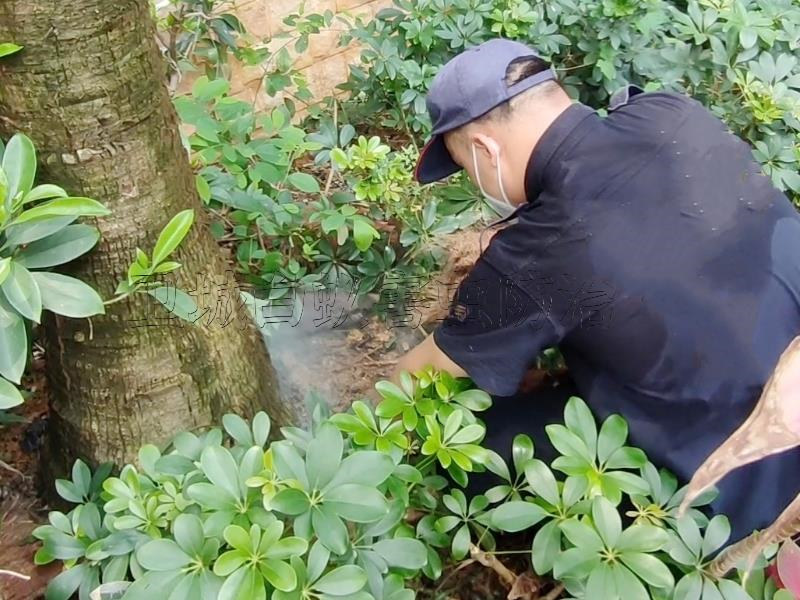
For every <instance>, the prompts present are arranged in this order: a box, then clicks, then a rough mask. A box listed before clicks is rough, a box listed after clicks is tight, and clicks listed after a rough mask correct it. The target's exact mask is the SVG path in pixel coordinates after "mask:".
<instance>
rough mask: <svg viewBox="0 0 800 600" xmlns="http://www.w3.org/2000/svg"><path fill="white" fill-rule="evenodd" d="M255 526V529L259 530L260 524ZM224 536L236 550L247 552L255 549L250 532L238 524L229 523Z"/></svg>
mask: <svg viewBox="0 0 800 600" xmlns="http://www.w3.org/2000/svg"><path fill="white" fill-rule="evenodd" d="M255 527H256V529H255V531H256V532H258V526H255ZM222 537H224V538H225V541H226V542H228V544H230V545H231V547H232V548H235V549H236V550H239V551H240V552H243V553H245V554H248V553H250V551H251V550H253V549H254V548H253V546H254V544H253V540H252V539H251V537H250V533H249V532H247V531H245V529H244V528H243V527H239V526H238V525H228V526H227V527H226V528H225V531H224V532H223V534H222Z"/></svg>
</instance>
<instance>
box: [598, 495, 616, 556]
mask: <svg viewBox="0 0 800 600" xmlns="http://www.w3.org/2000/svg"><path fill="white" fill-rule="evenodd" d="M592 520H593V521H594V526H595V528H596V529H597V532H598V533H599V534H600V537H601V538H602V539H603V542H604V543H605V545H606V547H607V548H614V547H615V546H616V543H617V540H619V536H620V534H621V533H622V519H621V518H620V516H619V513H618V512H617V509H616V508H615V507H614V505H613V504H611V502H609V501H608V500H607V499H606V498H603V497H602V496H598V497H597V498H595V500H594V502H593V503H592Z"/></svg>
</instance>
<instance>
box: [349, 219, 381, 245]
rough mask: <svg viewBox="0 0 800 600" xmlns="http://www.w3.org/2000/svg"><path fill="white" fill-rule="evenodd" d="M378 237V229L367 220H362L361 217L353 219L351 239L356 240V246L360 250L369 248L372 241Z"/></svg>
mask: <svg viewBox="0 0 800 600" xmlns="http://www.w3.org/2000/svg"><path fill="white" fill-rule="evenodd" d="M380 237H381V236H380V234H379V233H378V230H377V229H375V228H374V227H373V226H372V225H370V224H369V223H368V222H367V221H362V220H361V219H357V220H355V221H353V239H354V240H355V242H356V248H358V249H359V250H361V252H366V251H367V250H369V247H370V246H371V245H372V241H373V240H376V239H378V238H380Z"/></svg>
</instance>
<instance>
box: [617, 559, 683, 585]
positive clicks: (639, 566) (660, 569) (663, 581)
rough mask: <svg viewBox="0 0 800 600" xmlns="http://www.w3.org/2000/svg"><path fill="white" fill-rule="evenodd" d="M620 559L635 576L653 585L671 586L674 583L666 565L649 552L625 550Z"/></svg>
mask: <svg viewBox="0 0 800 600" xmlns="http://www.w3.org/2000/svg"><path fill="white" fill-rule="evenodd" d="M621 560H622V562H623V563H624V564H625V566H626V567H628V568H629V569H630V570H631V571H633V572H634V573H635V574H636V576H637V577H639V578H640V579H642V580H644V581H645V582H647V583H649V584H650V585H652V586H653V587H657V588H671V587H672V586H674V585H675V579H674V578H673V576H672V573H670V570H669V569H668V568H667V566H666V565H665V564H664V563H663V562H661V561H660V560H659V559H657V558H656V557H655V556H653V555H651V554H644V553H641V552H626V553H624V554H623V555H622V557H621Z"/></svg>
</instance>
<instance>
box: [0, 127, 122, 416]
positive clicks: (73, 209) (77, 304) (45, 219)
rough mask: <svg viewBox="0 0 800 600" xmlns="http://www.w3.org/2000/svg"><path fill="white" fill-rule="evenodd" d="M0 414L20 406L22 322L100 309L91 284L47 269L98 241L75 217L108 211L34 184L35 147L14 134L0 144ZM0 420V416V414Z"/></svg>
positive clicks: (25, 330)
mask: <svg viewBox="0 0 800 600" xmlns="http://www.w3.org/2000/svg"><path fill="white" fill-rule="evenodd" d="M0 159H2V166H0V411H2V409H7V408H12V407H14V406H17V405H18V404H20V403H22V394H21V393H20V391H19V390H18V389H17V388H16V386H15V385H14V384H17V385H19V384H20V381H21V379H22V375H23V373H24V371H25V366H26V364H27V362H28V360H27V359H28V354H29V349H30V344H29V329H30V323H31V322H33V323H39V322H40V320H41V316H42V311H43V310H50V311H52V312H54V313H56V314H60V315H64V316H67V317H88V316H91V315H96V314H101V313H103V312H105V308H104V307H103V300H102V299H101V298H100V296H99V295H98V294H97V292H95V291H94V290H93V289H92V288H91V287H89V286H88V285H86V284H85V283H83V282H82V281H79V280H77V279H75V278H73V277H67V276H66V275H60V274H58V273H51V272H50V269H51V268H52V267H55V266H57V265H62V264H64V263H67V262H69V261H71V260H73V259H75V258H78V257H79V256H82V255H83V254H85V253H86V252H88V251H89V250H90V249H91V248H92V247H93V246H94V245H95V244H96V243H97V240H98V239H99V238H100V232H99V231H98V230H97V229H96V228H95V227H91V226H89V225H75V224H73V222H74V221H75V220H76V219H78V217H81V216H103V215H107V214H109V211H108V210H107V209H106V208H105V207H104V206H103V205H102V204H100V203H99V202H97V201H95V200H91V199H89V198H75V197H71V196H69V195H68V194H67V192H65V191H64V190H63V189H61V188H60V187H58V186H57V185H52V184H42V185H36V186H34V180H35V178H36V150H35V148H34V147H33V143H32V142H31V140H30V139H28V137H27V136H25V135H22V134H17V135H15V136H14V137H12V138H11V139H10V140H9V142H8V145H7V146H4V145H3V144H2V142H0ZM0 416H2V415H0Z"/></svg>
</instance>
